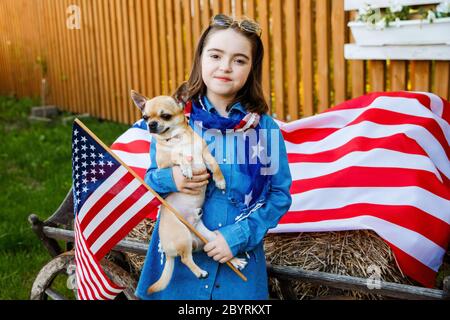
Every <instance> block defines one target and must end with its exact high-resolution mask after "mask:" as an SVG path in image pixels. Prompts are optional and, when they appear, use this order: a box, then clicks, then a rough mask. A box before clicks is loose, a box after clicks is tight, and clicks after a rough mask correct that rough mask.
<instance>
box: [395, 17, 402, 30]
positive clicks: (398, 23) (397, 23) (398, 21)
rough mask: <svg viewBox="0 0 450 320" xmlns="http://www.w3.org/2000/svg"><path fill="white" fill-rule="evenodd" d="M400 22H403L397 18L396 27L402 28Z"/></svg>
mask: <svg viewBox="0 0 450 320" xmlns="http://www.w3.org/2000/svg"><path fill="white" fill-rule="evenodd" d="M400 21H401V20H400V18H395V22H394V26H396V27H397V28H400Z"/></svg>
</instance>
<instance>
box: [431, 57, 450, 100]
mask: <svg viewBox="0 0 450 320" xmlns="http://www.w3.org/2000/svg"><path fill="white" fill-rule="evenodd" d="M433 79H434V81H433V82H434V86H435V89H434V90H433V92H435V93H436V94H437V95H438V96H440V97H442V98H444V99H447V98H448V97H449V94H450V90H449V87H450V83H449V80H450V62H444V61H436V62H435V68H434V75H433Z"/></svg>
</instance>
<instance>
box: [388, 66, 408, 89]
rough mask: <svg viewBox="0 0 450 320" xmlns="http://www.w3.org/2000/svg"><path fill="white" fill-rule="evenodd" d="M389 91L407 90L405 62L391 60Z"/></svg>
mask: <svg viewBox="0 0 450 320" xmlns="http://www.w3.org/2000/svg"><path fill="white" fill-rule="evenodd" d="M389 75H390V80H391V88H390V89H391V91H402V90H407V85H406V84H407V83H406V61H402V60H392V61H391V65H390V72H389Z"/></svg>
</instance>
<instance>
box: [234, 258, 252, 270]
mask: <svg viewBox="0 0 450 320" xmlns="http://www.w3.org/2000/svg"><path fill="white" fill-rule="evenodd" d="M230 262H231V264H232V265H233V266H234V267H235V268H236V269H238V270H243V269H244V268H245V267H246V266H247V263H248V262H247V260H245V259H241V258H233V259H231V260H230Z"/></svg>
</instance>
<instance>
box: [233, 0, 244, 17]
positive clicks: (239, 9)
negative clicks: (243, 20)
mask: <svg viewBox="0 0 450 320" xmlns="http://www.w3.org/2000/svg"><path fill="white" fill-rule="evenodd" d="M234 10H235V13H234V15H235V16H236V18H240V17H242V16H243V14H244V3H243V0H235V1H234Z"/></svg>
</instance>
